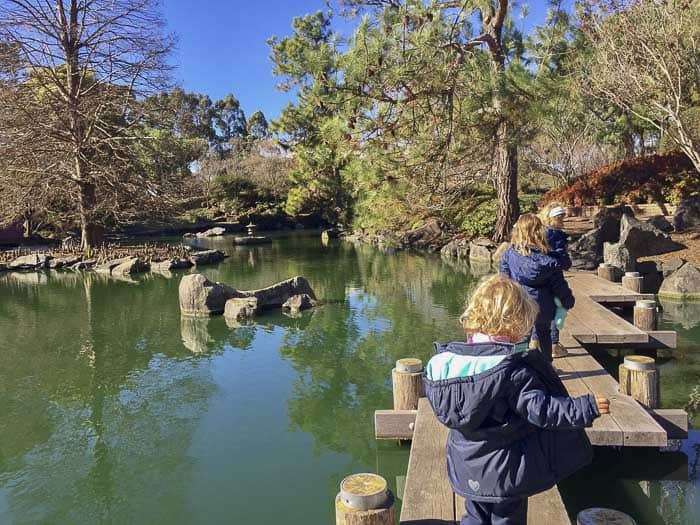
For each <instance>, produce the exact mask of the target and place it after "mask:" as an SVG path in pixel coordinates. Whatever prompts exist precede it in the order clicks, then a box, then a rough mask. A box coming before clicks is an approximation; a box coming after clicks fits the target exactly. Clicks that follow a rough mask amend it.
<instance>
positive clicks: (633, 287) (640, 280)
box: [622, 272, 644, 293]
mask: <svg viewBox="0 0 700 525" xmlns="http://www.w3.org/2000/svg"><path fill="white" fill-rule="evenodd" d="M643 284H644V277H642V276H641V275H640V274H639V272H626V273H625V275H624V277H623V278H622V287H623V288H625V289H626V290H630V291H632V292H636V293H642V286H643Z"/></svg>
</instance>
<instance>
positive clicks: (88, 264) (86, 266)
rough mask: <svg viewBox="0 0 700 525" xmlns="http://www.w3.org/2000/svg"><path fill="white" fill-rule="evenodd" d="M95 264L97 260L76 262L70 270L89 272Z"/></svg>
mask: <svg viewBox="0 0 700 525" xmlns="http://www.w3.org/2000/svg"><path fill="white" fill-rule="evenodd" d="M96 264H97V259H83V260H82V261H78V262H77V263H75V264H73V265H71V266H70V269H71V270H76V271H82V270H90V269H92V268H94V267H95V265H96Z"/></svg>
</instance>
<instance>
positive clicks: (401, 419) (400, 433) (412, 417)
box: [374, 410, 418, 439]
mask: <svg viewBox="0 0 700 525" xmlns="http://www.w3.org/2000/svg"><path fill="white" fill-rule="evenodd" d="M417 414H418V411H417V410H375V411H374V437H375V439H413V428H414V426H415V424H416V415H417Z"/></svg>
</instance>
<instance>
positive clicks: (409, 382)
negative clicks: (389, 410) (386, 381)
mask: <svg viewBox="0 0 700 525" xmlns="http://www.w3.org/2000/svg"><path fill="white" fill-rule="evenodd" d="M391 383H392V389H393V392H394V410H416V409H417V408H418V399H419V398H420V397H421V396H423V372H415V373H409V372H399V371H398V370H396V368H394V369H393V370H392V371H391Z"/></svg>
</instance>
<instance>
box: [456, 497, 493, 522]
mask: <svg viewBox="0 0 700 525" xmlns="http://www.w3.org/2000/svg"><path fill="white" fill-rule="evenodd" d="M492 507H493V503H484V502H482V501H470V500H468V499H465V500H464V508H465V510H466V511H467V512H466V514H465V515H464V516H462V521H460V522H459V523H460V525H490V524H491V508H492Z"/></svg>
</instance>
